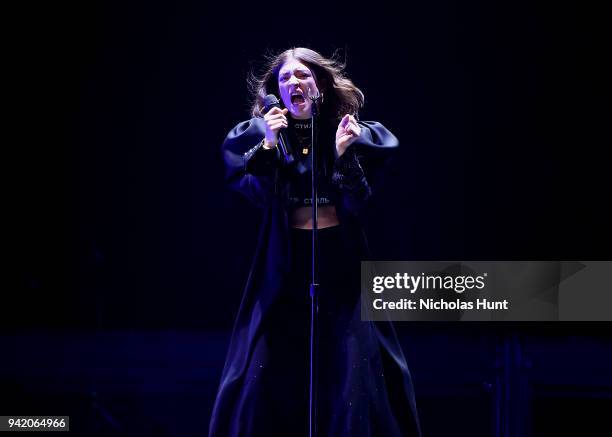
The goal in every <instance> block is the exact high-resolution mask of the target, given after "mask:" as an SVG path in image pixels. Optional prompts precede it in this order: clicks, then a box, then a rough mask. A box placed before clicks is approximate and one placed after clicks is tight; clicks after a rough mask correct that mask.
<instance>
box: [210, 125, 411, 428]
mask: <svg viewBox="0 0 612 437" xmlns="http://www.w3.org/2000/svg"><path fill="white" fill-rule="evenodd" d="M360 126H361V128H362V135H361V137H360V138H359V140H358V141H357V142H356V143H355V144H353V145H351V146H350V147H349V150H350V153H351V155H347V153H348V152H349V150H347V152H345V154H344V155H343V157H344V160H345V161H346V162H344V163H343V162H342V161H341V159H342V158H343V157H341V158H338V159H337V161H336V164H337V165H336V170H337V171H338V172H339V174H337V175H334V178H335V179H337V180H340V181H350V183H348V182H346V183H345V182H342V183H340V184H336V185H335V186H336V193H335V194H334V195H335V196H336V201H335V202H334V203H335V205H336V208H337V212H338V217H339V220H340V225H339V226H334V227H331V228H325V229H321V230H320V231H319V232H320V235H319V238H320V256H321V259H320V283H321V297H320V307H319V346H320V349H319V352H320V353H319V359H318V361H319V367H318V398H317V399H318V417H317V424H318V426H317V427H318V435H319V436H324V437H328V436H329V437H332V436H334V437H342V436H344V437H349V436H351V437H352V436H359V437H374V436H381V437H382V436H385V437H387V436H389V437H396V436H397V437H399V436H416V435H420V433H419V425H418V419H417V415H416V407H415V402H414V394H413V389H412V384H411V380H410V374H409V372H408V368H407V366H406V361H405V359H404V356H403V353H402V351H401V348H400V346H399V342H398V340H397V337H396V335H395V332H394V331H393V328H392V325H391V324H390V323H389V322H385V323H381V322H362V321H361V318H360V298H359V295H360V284H359V278H360V276H359V272H360V270H359V261H360V259H362V258H363V257H365V256H367V250H366V242H365V239H364V237H363V233H362V231H361V228H360V226H359V220H358V213H359V211H361V210H362V208H363V204H364V203H365V202H366V201H367V198H368V197H369V195H370V194H371V190H370V187H369V186H368V185H367V183H368V181H367V179H371V180H373V177H374V176H375V174H374V173H375V170H376V163H377V161H378V162H382V161H380V159H381V158H382V157H383V154H382V152H384V151H385V149H392V148H394V147H396V146H397V140H396V139H395V137H394V136H393V135H392V134H391V133H390V132H389V131H388V130H386V129H385V128H384V127H383V126H382V125H380V124H379V123H375V122H363V123H362V122H360ZM264 134H265V129H264V126H263V121H262V120H261V119H252V120H249V121H247V122H243V123H241V124H239V125H238V126H236V128H234V129H233V130H232V131H231V132H230V134H229V135H228V137H227V138H226V141H225V143H224V145H223V153H224V158H225V163H226V167H227V177H228V181H229V183H230V185H231V186H232V187H233V188H235V189H237V190H238V191H240V192H241V193H243V194H245V195H246V196H247V197H248V198H249V199H250V200H251V201H253V202H254V203H255V204H256V205H259V206H261V207H262V208H263V209H264V219H263V223H262V230H261V234H260V239H259V244H258V247H257V251H256V255H255V259H254V261H253V265H252V268H251V273H250V275H249V279H248V282H247V286H246V289H245V293H244V296H243V300H242V303H241V306H240V309H239V312H238V316H237V318H236V323H235V326H234V331H233V334H232V339H231V343H230V346H229V351H228V355H227V360H226V364H225V368H224V370H223V374H222V377H221V384H220V387H219V391H218V394H217V399H216V401H215V405H214V409H213V414H212V417H211V423H210V431H209V435H210V436H211V437H221V436H223V437H228V436H230V437H238V436H262V437H263V436H298V437H299V436H306V435H308V381H309V378H308V375H309V367H308V357H309V349H308V347H309V329H310V328H309V323H310V297H309V293H308V290H309V289H308V286H309V283H310V250H311V246H310V244H311V240H310V238H311V231H309V230H298V229H292V228H290V227H289V225H288V213H287V210H288V201H287V198H286V197H285V196H286V193H288V192H289V190H288V189H287V187H286V183H287V181H286V178H284V177H283V173H282V170H279V169H278V166H275V165H268V164H266V165H264V166H263V167H264V168H267V169H268V170H267V171H264V172H262V173H260V174H254V173H256V172H247V171H246V170H247V168H248V163H247V162H245V159H247V158H251V157H252V156H254V155H253V154H252V153H248V152H249V150H251V149H253V148H254V147H256V146H257V144H258V143H259V142H261V140H262V139H263V137H264ZM331 140H332V141H333V137H332V138H331ZM329 142H330V141H329V140H328V141H327V142H325V141H321V144H322V147H330V146H329ZM332 145H333V142H332ZM265 153H267V152H265ZM245 154H246V155H245ZM345 155H346V156H345ZM262 156H263V155H262V154H260V155H259V158H257V159H264V158H262ZM270 156H272V154H270V153H267V157H266V158H265V159H268V158H269V157H270ZM346 169H348V170H346ZM348 171H357V172H360V174H358V175H357V177H355V175H352V176H351V175H349V174H348V173H346V172H348ZM366 175H367V176H368V177H367V178H366ZM349 176H350V177H349ZM370 176H372V177H370ZM356 181H357V182H356ZM343 183H344V185H342V184H343Z"/></svg>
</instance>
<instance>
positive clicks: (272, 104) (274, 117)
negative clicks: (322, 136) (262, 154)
mask: <svg viewBox="0 0 612 437" xmlns="http://www.w3.org/2000/svg"><path fill="white" fill-rule="evenodd" d="M263 104H264V112H265V114H266V115H264V121H265V122H266V138H265V140H264V145H263V147H264V148H266V149H271V148H273V147H275V146H276V145H277V144H278V148H279V150H280V152H281V154H282V155H283V159H284V161H285V164H292V163H293V162H294V161H295V158H294V157H293V155H292V154H291V149H290V146H289V143H288V142H287V138H286V136H285V134H284V133H283V131H282V129H286V128H287V127H288V126H289V122H288V120H287V112H289V110H288V109H287V108H285V109H281V107H280V102H279V101H278V99H277V98H276V96H275V95H274V94H268V95H267V96H266V97H264V101H263Z"/></svg>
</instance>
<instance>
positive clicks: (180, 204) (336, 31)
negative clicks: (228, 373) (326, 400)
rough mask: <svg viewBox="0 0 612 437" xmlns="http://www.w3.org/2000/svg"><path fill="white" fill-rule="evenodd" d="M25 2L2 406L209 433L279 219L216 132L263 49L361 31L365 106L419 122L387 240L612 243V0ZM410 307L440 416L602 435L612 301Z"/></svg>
mask: <svg viewBox="0 0 612 437" xmlns="http://www.w3.org/2000/svg"><path fill="white" fill-rule="evenodd" d="M266 8H267V9H269V10H265V9H266ZM310 11H312V12H310ZM12 16H13V17H14V18H15V19H14V20H12V19H11V18H10V17H8V16H7V18H5V20H8V21H11V22H12V23H10V24H12V26H14V30H10V31H9V35H10V38H7V42H8V60H9V64H10V65H11V67H12V68H11V69H10V70H11V71H12V72H14V73H15V78H14V80H11V81H9V82H8V83H6V84H5V85H7V88H8V89H9V90H10V91H11V93H13V92H14V93H15V94H16V97H17V99H16V100H15V102H14V103H12V102H11V103H10V104H9V106H10V107H9V111H10V113H11V115H10V117H9V118H8V119H7V120H8V121H9V123H8V124H9V130H12V129H14V130H15V131H16V133H17V135H15V136H14V137H13V139H11V140H10V141H9V142H8V143H7V147H11V149H16V150H17V151H18V155H19V156H18V159H17V160H16V161H15V162H17V166H16V168H15V169H16V170H17V176H15V177H11V181H12V183H11V184H10V185H7V186H8V187H10V189H9V191H10V193H9V198H10V200H11V201H12V200H13V199H14V201H15V202H14V204H13V202H11V204H10V205H9V207H8V209H9V210H10V212H11V216H12V215H13V214H12V212H16V218H17V223H16V226H14V227H11V228H10V229H7V232H8V237H13V238H15V239H16V242H17V244H16V245H15V246H12V245H11V246H5V247H7V252H8V254H9V257H10V259H11V261H12V262H11V263H10V264H8V270H9V271H8V274H7V275H5V276H4V281H3V287H2V289H3V293H2V295H3V299H2V303H1V308H2V317H1V322H0V323H1V325H2V334H1V335H0V345H3V351H2V356H3V359H2V360H1V364H0V393H1V394H0V407H1V408H0V414H5V413H6V414H70V415H71V419H72V422H73V427H74V429H75V430H76V431H75V432H74V433H73V434H75V435H98V434H109V435H114V434H117V435H176V436H191V435H206V432H205V430H206V429H207V426H208V417H209V414H210V408H211V404H212V401H213V399H214V394H215V390H216V385H217V384H218V378H219V375H220V372H221V367H222V365H223V359H224V355H225V351H226V347H227V339H228V336H229V331H230V330H231V326H232V322H233V318H234V316H235V313H236V310H237V308H238V304H239V301H240V297H241V293H242V287H243V285H244V283H245V281H246V277H247V274H248V268H249V264H250V260H251V257H252V256H253V253H254V249H255V243H256V238H257V234H258V225H259V222H260V215H259V214H260V212H259V211H258V210H257V209H255V208H254V207H252V206H250V205H249V204H248V203H247V202H246V201H245V200H243V199H242V198H240V197H239V196H238V195H237V194H234V193H231V192H229V191H228V190H227V189H226V188H225V186H224V181H223V168H222V162H221V157H220V154H219V148H220V145H221V143H222V141H223V138H224V137H225V135H226V133H227V132H228V130H229V129H230V128H231V127H233V126H234V125H235V124H236V123H237V122H239V121H241V120H243V119H245V118H247V117H248V102H247V100H248V93H247V87H246V77H247V74H248V72H249V70H250V69H251V68H257V67H258V66H260V64H261V61H262V55H263V54H264V53H265V52H266V51H267V50H271V51H274V52H276V51H279V50H281V49H285V48H288V47H291V46H299V45H306V46H309V47H311V48H313V49H315V50H318V51H320V52H322V53H323V54H325V55H331V53H332V52H333V51H334V50H335V49H339V56H340V57H341V58H342V59H346V61H347V63H348V73H349V75H350V77H351V78H352V79H353V80H354V82H355V83H356V84H357V86H359V87H360V88H361V89H362V90H363V91H364V93H365V95H366V107H365V109H364V111H363V112H362V114H361V118H362V119H364V120H368V119H374V120H379V121H382V122H383V123H384V124H385V125H386V126H387V127H388V128H390V129H391V130H392V131H393V132H394V133H395V134H396V135H397V136H398V137H399V139H400V141H401V150H400V151H399V153H398V155H397V159H396V160H395V162H394V163H393V166H392V168H391V169H390V172H389V174H388V178H387V181H386V184H385V185H384V187H382V189H381V190H380V192H379V193H378V196H377V198H376V199H375V200H374V204H373V205H372V206H373V208H372V209H371V212H370V213H369V215H368V217H367V229H368V231H369V236H370V239H371V244H372V247H373V250H374V255H375V257H376V258H378V259H404V260H409V259H414V260H444V259H466V260H470V259H472V260H476V259H478V260H539V259H543V260H549V259H555V260H578V259H580V260H597V259H599V260H606V259H608V260H609V259H610V249H609V248H610V244H611V243H612V241H611V240H612V238H611V232H610V223H611V220H610V219H611V214H610V211H609V210H610V208H609V206H610V198H611V193H610V191H611V190H610V188H611V184H610V172H609V162H610V161H609V159H608V158H607V155H608V153H607V152H608V149H609V148H610V145H611V144H612V138H611V137H612V135H611V129H610V128H611V126H610V124H611V123H610V120H611V115H612V114H611V112H612V111H611V107H610V105H611V104H610V102H611V99H610V97H611V95H610V94H611V93H610V77H612V74H611V73H612V72H611V71H610V68H609V67H608V62H607V60H608V59H607V58H609V43H610V40H611V39H610V31H609V23H608V22H607V20H606V18H605V17H606V16H605V14H604V13H603V11H601V10H599V9H598V8H597V7H596V6H594V5H588V4H587V3H585V2H575V3H571V2H549V3H543V2H528V1H512V2H510V1H504V2H487V1H482V2H452V1H450V0H443V1H428V2H413V3H405V4H399V3H397V4H396V3H394V2H390V1H389V2H385V1H376V2H372V4H370V5H367V4H364V5H356V4H351V3H348V2H324V3H322V4H316V5H315V4H314V3H313V4H312V5H311V4H309V3H287V2H284V3H270V4H259V3H244V4H238V3H229V2H226V3H224V4H212V3H206V2H196V1H193V2H178V3H175V2H166V3H162V2H120V1H105V2H83V3H81V4H73V5H69V4H66V3H65V4H45V5H38V6H35V5H29V6H28V8H26V9H24V10H22V11H19V12H18V13H15V14H14V15H12ZM11 29H12V27H11ZM12 79H13V78H12ZM7 161H8V162H7V164H9V163H10V162H11V161H9V160H7ZM9 167H11V169H12V167H13V166H12V165H9ZM13 187H14V189H13ZM13 238H11V240H12V239H13ZM13 263H14V265H13ZM397 327H398V331H399V333H400V335H401V338H402V342H403V343H404V345H405V352H406V355H407V357H408V359H409V365H410V366H411V369H412V373H413V377H414V381H415V386H416V391H417V401H418V405H419V409H420V411H421V414H422V421H423V429H424V432H425V435H426V436H438V435H448V434H449V433H451V432H452V433H453V434H455V435H470V436H506V437H509V436H553V435H558V434H559V433H560V432H561V431H565V432H568V431H570V432H574V433H575V434H577V435H582V436H590V435H593V436H594V435H602V430H603V429H605V428H604V423H605V422H606V421H605V419H606V418H605V416H604V415H603V412H605V411H606V408H605V407H606V406H609V405H611V404H612V403H611V402H610V400H612V370H611V369H612V353H611V350H612V349H611V346H612V341H611V339H612V336H610V326H609V324H606V323H556V324H553V323H550V324H545V323H532V324H494V325H493V324H478V323H473V324H467V323H465V324H453V323H418V324H409V323H398V326H397Z"/></svg>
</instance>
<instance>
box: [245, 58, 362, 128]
mask: <svg viewBox="0 0 612 437" xmlns="http://www.w3.org/2000/svg"><path fill="white" fill-rule="evenodd" d="M290 59H297V60H298V61H300V62H301V63H303V64H304V65H306V66H307V67H308V68H310V71H312V73H313V75H314V78H315V81H316V82H317V87H318V88H319V91H320V92H321V93H322V94H323V101H322V102H321V103H320V106H319V108H320V114H321V117H322V118H323V119H326V120H328V121H330V122H337V121H339V120H340V119H341V118H342V117H344V115H345V114H351V115H353V116H355V117H358V115H359V109H360V108H361V107H362V106H363V103H364V95H363V93H362V92H361V90H360V89H359V88H357V87H356V86H355V85H354V84H353V82H352V81H351V80H350V79H349V78H348V77H346V75H345V73H344V69H345V65H344V64H343V63H341V62H340V61H338V59H337V58H336V57H335V56H332V57H331V58H325V57H324V56H322V55H321V54H319V53H317V52H315V51H314V50H310V49H307V48H304V47H295V48H292V49H289V50H285V51H284V52H282V53H280V54H278V55H273V56H267V57H266V64H265V66H264V68H263V73H261V74H260V75H256V74H255V73H253V72H251V75H250V77H249V89H250V92H251V96H252V100H253V102H252V108H251V114H252V115H253V117H263V115H264V114H263V99H264V97H265V96H266V95H268V94H274V95H276V96H277V97H278V96H279V90H278V71H279V70H280V69H281V67H282V66H283V64H284V63H285V62H287V61H288V60H290ZM281 105H282V102H281Z"/></svg>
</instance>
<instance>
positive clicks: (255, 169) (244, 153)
mask: <svg viewBox="0 0 612 437" xmlns="http://www.w3.org/2000/svg"><path fill="white" fill-rule="evenodd" d="M264 137H265V127H264V124H263V120H262V119H260V118H252V119H251V120H247V121H243V122H241V123H239V124H237V125H236V126H235V127H234V128H233V129H232V130H231V131H230V132H229V133H228V134H227V137H226V138H225V141H224V142H223V146H222V147H221V151H222V154H223V161H224V163H225V179H226V181H227V183H228V185H229V186H230V188H232V189H234V190H236V191H238V192H239V193H242V194H243V195H244V196H246V197H247V198H248V199H249V200H250V201H251V202H253V203H254V204H255V205H257V206H260V207H263V206H266V205H268V203H269V201H270V198H271V196H272V195H273V194H274V185H275V178H276V173H277V172H276V168H277V166H276V162H277V160H278V150H277V149H276V148H275V149H271V150H266V149H264V148H263V147H262V144H263V143H262V141H263V139H264Z"/></svg>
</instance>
